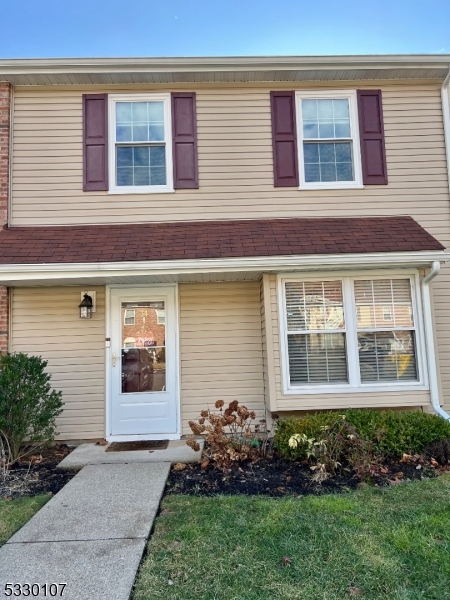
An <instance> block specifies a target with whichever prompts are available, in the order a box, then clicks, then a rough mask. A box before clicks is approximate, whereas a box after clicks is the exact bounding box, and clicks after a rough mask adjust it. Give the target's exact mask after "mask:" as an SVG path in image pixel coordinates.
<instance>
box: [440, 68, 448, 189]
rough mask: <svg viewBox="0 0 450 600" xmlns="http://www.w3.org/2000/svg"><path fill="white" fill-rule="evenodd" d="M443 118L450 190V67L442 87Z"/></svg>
mask: <svg viewBox="0 0 450 600" xmlns="http://www.w3.org/2000/svg"><path fill="white" fill-rule="evenodd" d="M441 99H442V118H443V121H444V139H445V152H446V155H447V173H448V185H449V190H450V67H449V71H448V73H447V77H446V78H445V79H444V83H443V84H442V87H441Z"/></svg>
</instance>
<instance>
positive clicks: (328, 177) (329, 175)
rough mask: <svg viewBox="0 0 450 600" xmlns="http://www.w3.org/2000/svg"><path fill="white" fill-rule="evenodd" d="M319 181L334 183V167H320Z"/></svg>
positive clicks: (327, 165) (324, 165) (332, 165)
mask: <svg viewBox="0 0 450 600" xmlns="http://www.w3.org/2000/svg"><path fill="white" fill-rule="evenodd" d="M320 181H336V165H335V164H331V165H330V164H323V165H320Z"/></svg>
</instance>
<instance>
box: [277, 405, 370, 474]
mask: <svg viewBox="0 0 450 600" xmlns="http://www.w3.org/2000/svg"><path fill="white" fill-rule="evenodd" d="M288 444H289V447H290V448H291V449H294V450H299V451H301V452H304V453H305V455H306V458H307V459H308V460H309V461H312V462H313V466H311V469H312V470H313V471H315V475H314V479H316V480H318V481H320V480H323V479H325V478H326V477H328V475H329V474H334V473H335V471H336V469H337V468H338V467H340V466H342V465H351V466H352V467H353V469H354V471H355V472H356V474H357V475H358V476H359V477H360V478H361V479H367V478H369V477H371V476H372V475H374V473H375V472H376V471H377V470H378V467H379V463H380V457H379V456H378V455H377V454H376V453H375V452H374V450H373V443H372V442H370V441H369V440H367V439H366V438H365V437H363V436H361V435H360V434H359V433H358V432H357V431H356V429H355V428H354V427H353V426H352V425H350V424H349V423H348V421H347V420H346V418H345V416H344V415H336V414H335V415H334V420H333V422H332V423H331V425H322V426H321V427H320V438H319V439H316V438H308V437H307V436H306V435H305V434H304V433H294V434H293V435H292V436H291V437H290V438H289V442H288Z"/></svg>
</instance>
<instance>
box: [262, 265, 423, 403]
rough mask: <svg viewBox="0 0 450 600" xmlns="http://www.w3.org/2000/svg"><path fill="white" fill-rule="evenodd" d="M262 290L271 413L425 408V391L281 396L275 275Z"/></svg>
mask: <svg viewBox="0 0 450 600" xmlns="http://www.w3.org/2000/svg"><path fill="white" fill-rule="evenodd" d="M264 283H265V286H264V289H266V290H268V291H269V293H268V294H267V302H266V313H270V315H271V316H270V320H271V328H272V337H273V363H272V364H269V369H271V372H269V378H273V380H274V382H275V385H274V394H275V399H273V396H272V397H271V398H270V401H271V406H272V407H273V409H272V410H276V411H280V412H282V411H296V410H298V411H307V410H319V409H320V410H323V409H338V408H388V407H405V408H406V407H414V406H424V405H426V406H428V405H429V404H430V394H429V392H428V391H418V390H417V391H412V392H382V393H376V392H356V393H349V394H345V393H339V394H337V393H324V394H289V395H288V394H283V381H282V372H281V350H280V343H281V340H280V330H279V315H278V301H277V277H276V275H268V274H266V275H264Z"/></svg>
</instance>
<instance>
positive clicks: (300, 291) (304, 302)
mask: <svg viewBox="0 0 450 600" xmlns="http://www.w3.org/2000/svg"><path fill="white" fill-rule="evenodd" d="M286 312H287V327H288V331H307V330H315V329H328V330H333V329H342V328H343V327H344V310H343V299H342V282H341V281H318V282H287V283H286Z"/></svg>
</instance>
